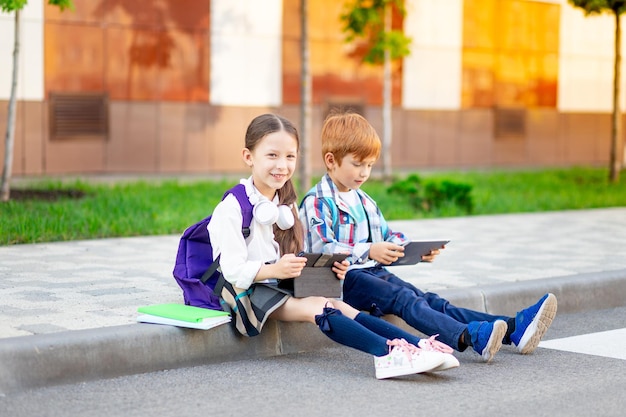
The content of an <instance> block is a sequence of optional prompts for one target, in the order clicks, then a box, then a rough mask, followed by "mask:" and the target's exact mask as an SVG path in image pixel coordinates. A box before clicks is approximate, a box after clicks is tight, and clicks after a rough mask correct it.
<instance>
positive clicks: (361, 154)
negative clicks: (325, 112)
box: [322, 113, 381, 166]
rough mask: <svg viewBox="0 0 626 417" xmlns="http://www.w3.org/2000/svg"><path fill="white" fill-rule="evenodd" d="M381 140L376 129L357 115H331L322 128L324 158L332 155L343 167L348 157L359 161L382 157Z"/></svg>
mask: <svg viewBox="0 0 626 417" xmlns="http://www.w3.org/2000/svg"><path fill="white" fill-rule="evenodd" d="M380 148H381V143H380V138H379V137H378V134H377V133H376V130H375V129H374V127H373V126H372V125H371V124H370V123H369V122H368V121H367V120H366V119H365V118H364V117H363V116H361V115H360V114H357V113H331V114H330V115H329V116H328V117H327V118H326V120H325V121H324V126H323V127H322V158H324V157H325V155H326V154H327V153H329V152H330V153H332V154H333V156H334V157H335V160H336V161H337V164H338V165H340V166H341V162H342V161H343V158H344V157H345V156H346V155H351V154H354V156H355V157H356V158H357V159H358V160H364V159H366V158H370V157H374V158H375V159H378V157H379V156H380Z"/></svg>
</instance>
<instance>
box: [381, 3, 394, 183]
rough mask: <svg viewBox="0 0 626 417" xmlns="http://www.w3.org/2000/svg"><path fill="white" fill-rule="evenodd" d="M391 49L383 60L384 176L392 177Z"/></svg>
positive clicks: (387, 6) (387, 28)
mask: <svg viewBox="0 0 626 417" xmlns="http://www.w3.org/2000/svg"><path fill="white" fill-rule="evenodd" d="M384 13H385V16H384V18H385V33H389V32H390V31H391V4H390V3H389V2H387V3H385V11H384ZM391 132H392V125H391V51H389V48H388V47H386V48H385V56H384V62H383V150H382V154H383V177H384V179H385V180H390V179H391V173H392V169H391Z"/></svg>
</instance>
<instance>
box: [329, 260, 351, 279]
mask: <svg viewBox="0 0 626 417" xmlns="http://www.w3.org/2000/svg"><path fill="white" fill-rule="evenodd" d="M349 266H350V262H349V261H348V260H345V259H344V260H343V261H341V262H335V263H334V264H333V267H332V270H333V272H334V273H335V275H337V279H346V272H348V267H349Z"/></svg>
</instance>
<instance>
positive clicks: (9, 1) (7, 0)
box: [0, 0, 74, 201]
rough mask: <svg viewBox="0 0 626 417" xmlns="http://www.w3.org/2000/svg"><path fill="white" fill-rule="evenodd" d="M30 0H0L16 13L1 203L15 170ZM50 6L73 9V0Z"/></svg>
mask: <svg viewBox="0 0 626 417" xmlns="http://www.w3.org/2000/svg"><path fill="white" fill-rule="evenodd" d="M27 2H28V0H0V10H2V11H3V12H5V13H11V12H14V13H15V28H14V29H15V32H14V36H13V70H12V75H11V95H10V97H9V109H8V112H7V114H8V118H7V119H8V120H7V130H6V135H5V146H4V150H5V152H4V165H3V168H2V183H1V184H0V201H9V198H10V195H11V185H10V184H11V174H12V170H13V144H14V142H15V107H16V101H17V97H16V95H17V71H18V62H19V56H20V11H21V10H22V9H23V8H24V6H26V3H27ZM48 3H49V4H52V5H55V6H58V7H59V8H60V9H61V10H65V9H67V8H73V7H74V5H73V4H72V0H48Z"/></svg>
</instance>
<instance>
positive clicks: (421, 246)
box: [387, 240, 450, 266]
mask: <svg viewBox="0 0 626 417" xmlns="http://www.w3.org/2000/svg"><path fill="white" fill-rule="evenodd" d="M449 242H450V241H449V240H430V241H415V240H414V241H411V242H409V243H407V244H406V245H405V246H404V257H402V258H398V260H397V261H395V262H393V263H391V264H389V265H387V266H396V265H415V264H417V263H418V262H421V261H422V256H424V255H428V254H429V253H430V252H431V251H433V250H435V249H441V247H442V246H444V245H447V244H448V243H449Z"/></svg>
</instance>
